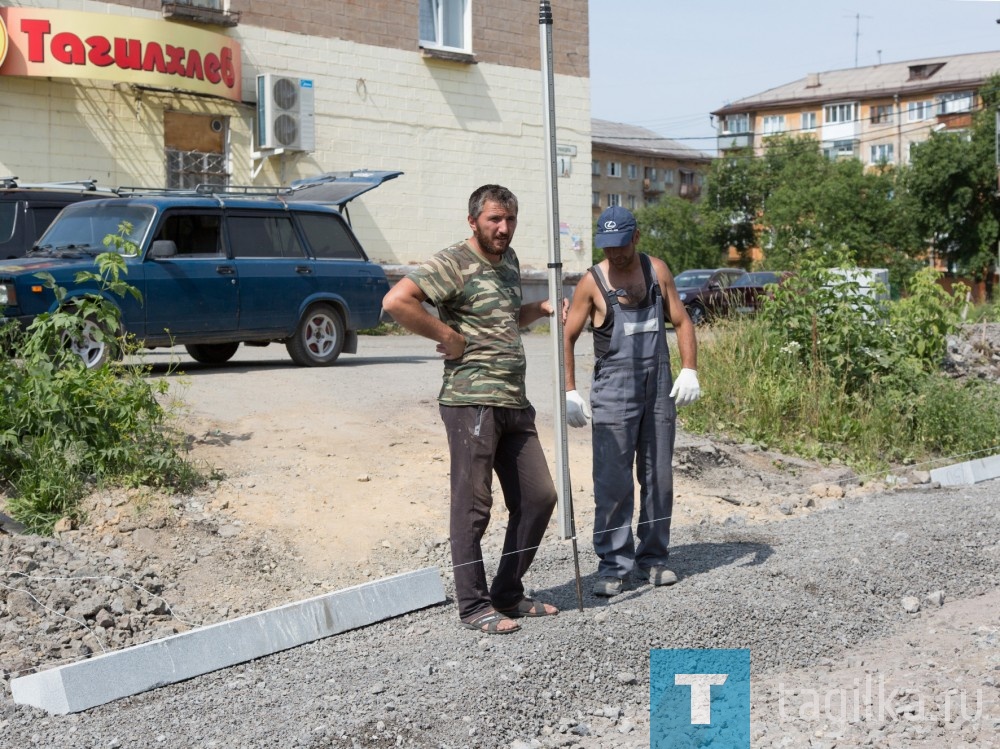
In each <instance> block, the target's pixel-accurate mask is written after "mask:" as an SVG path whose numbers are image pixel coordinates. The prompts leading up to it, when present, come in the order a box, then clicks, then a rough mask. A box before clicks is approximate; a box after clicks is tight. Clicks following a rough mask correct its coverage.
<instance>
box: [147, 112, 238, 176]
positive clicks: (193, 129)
mask: <svg viewBox="0 0 1000 749" xmlns="http://www.w3.org/2000/svg"><path fill="white" fill-rule="evenodd" d="M228 126H229V122H228V119H227V118H226V117H222V116H220V115H205V114H191V113H190V112H175V111H167V112H164V113H163V145H164V149H165V154H166V167H167V185H166V186H167V187H172V188H177V187H181V188H194V187H197V186H198V185H202V184H205V185H216V186H218V187H225V186H226V185H228V184H229V170H228V163H229V159H228V158H227V154H226V139H227V131H228Z"/></svg>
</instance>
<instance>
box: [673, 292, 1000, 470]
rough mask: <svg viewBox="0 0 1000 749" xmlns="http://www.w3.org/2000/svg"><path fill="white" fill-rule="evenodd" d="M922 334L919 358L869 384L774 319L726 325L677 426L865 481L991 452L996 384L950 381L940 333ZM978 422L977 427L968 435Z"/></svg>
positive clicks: (998, 406) (995, 438)
mask: <svg viewBox="0 0 1000 749" xmlns="http://www.w3.org/2000/svg"><path fill="white" fill-rule="evenodd" d="M921 293H922V292H921ZM931 293H936V292H931ZM894 304H899V303H898V302H897V303H894ZM949 304H950V303H948V302H945V303H944V308H945V309H947V308H949ZM887 314H888V316H889V318H892V317H893V316H896V315H899V316H903V317H904V318H906V319H907V320H908V321H909V326H910V327H909V328H908V330H909V331H910V332H911V333H912V331H914V330H916V329H918V328H919V327H920V325H921V324H922V323H921V320H922V319H923V316H922V314H921V315H913V314H910V313H908V312H907V311H906V310H905V307H904V309H901V310H894V309H889V310H887ZM942 315H943V316H944V317H948V314H947V313H946V312H945V311H942ZM946 327H947V326H946ZM926 330H927V331H928V336H930V337H929V339H928V340H927V341H926V342H925V345H924V347H923V348H922V352H923V353H922V354H917V353H914V355H913V356H911V357H910V358H908V359H902V360H900V362H899V364H900V369H899V370H898V371H895V372H887V371H884V370H882V368H881V367H882V365H881V364H876V366H874V367H873V368H871V369H869V370H868V376H867V379H865V378H863V377H860V376H858V377H857V378H855V379H852V378H845V376H844V370H843V369H838V366H839V363H838V362H836V361H835V362H834V363H833V364H832V365H830V366H828V365H827V363H826V362H824V361H823V360H821V359H817V358H816V357H815V356H814V355H813V354H812V353H807V354H806V355H803V351H802V349H803V348H804V344H801V343H799V342H798V340H796V339H794V338H791V339H790V337H789V336H788V335H787V333H786V331H785V330H782V329H781V328H780V326H778V325H777V324H775V321H774V320H773V318H765V317H761V318H758V319H753V320H732V321H723V322H720V323H718V324H717V325H715V326H713V327H712V329H711V331H710V332H709V333H708V334H706V335H703V336H702V337H701V339H700V340H699V351H698V374H699V379H700V381H701V383H702V393H703V395H702V398H701V400H699V401H697V402H696V403H695V404H693V405H692V406H688V407H685V408H683V409H681V410H680V412H679V418H680V420H681V422H682V424H683V426H684V427H685V428H687V429H689V430H691V431H694V432H699V433H716V434H718V433H722V434H726V435H728V436H730V437H731V438H733V439H736V440H740V441H749V442H753V443H755V444H758V445H761V446H764V447H769V448H774V449H778V450H781V451H783V452H788V453H791V454H797V455H801V456H803V457H807V458H813V459H819V460H832V459H834V458H836V459H839V460H841V461H843V462H845V463H846V464H848V465H850V466H852V467H853V468H855V469H856V470H858V471H859V472H862V473H867V472H870V471H881V470H885V469H886V468H888V467H889V466H890V465H892V464H894V463H904V462H905V463H913V462H916V463H924V462H928V461H934V460H936V459H939V458H942V457H949V458H953V459H959V460H964V459H968V458H967V457H966V456H971V455H976V454H981V453H982V452H983V451H988V450H991V449H995V447H996V445H998V444H1000V386H998V385H995V384H990V383H986V382H982V381H971V382H961V381H957V380H953V379H951V378H949V377H947V376H945V375H943V374H941V373H940V372H939V371H938V370H937V369H936V368H935V367H931V366H930V365H929V364H928V362H930V361H931V360H932V359H933V355H932V352H933V351H939V350H941V349H940V347H939V344H940V341H939V337H940V332H935V331H940V330H941V328H939V327H937V324H936V323H935V324H931V325H929V326H928V327H927V328H926ZM864 340H866V341H867V342H869V343H870V342H871V340H872V339H871V338H868V339H864ZM901 340H902V341H903V342H905V341H907V340H908V334H906V333H897V334H896V338H895V339H891V338H890V342H891V344H892V345H894V346H900V347H901V348H903V347H904V345H903V344H902V343H900V341H901ZM910 347H911V348H912V349H914V350H916V349H918V348H919V347H917V346H916V345H913V344H912V343H911V344H910ZM877 359H878V357H877V356H873V357H866V361H869V362H877ZM973 414H974V415H975V425H976V426H975V429H970V428H968V424H969V419H970V417H971V416H972V415H973Z"/></svg>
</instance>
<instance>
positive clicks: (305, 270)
mask: <svg viewBox="0 0 1000 749" xmlns="http://www.w3.org/2000/svg"><path fill="white" fill-rule="evenodd" d="M295 272H296V273H301V274H302V275H304V276H307V275H309V274H310V273H312V272H313V270H312V268H310V267H309V266H308V265H296V266H295Z"/></svg>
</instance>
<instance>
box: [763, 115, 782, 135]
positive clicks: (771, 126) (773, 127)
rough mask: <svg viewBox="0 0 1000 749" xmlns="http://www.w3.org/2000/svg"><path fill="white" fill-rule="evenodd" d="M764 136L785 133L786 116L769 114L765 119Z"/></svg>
mask: <svg viewBox="0 0 1000 749" xmlns="http://www.w3.org/2000/svg"><path fill="white" fill-rule="evenodd" d="M763 125H764V135H774V134H775V133H783V132H785V115H783V114H769V115H767V116H766V117H765V118H764V122H763Z"/></svg>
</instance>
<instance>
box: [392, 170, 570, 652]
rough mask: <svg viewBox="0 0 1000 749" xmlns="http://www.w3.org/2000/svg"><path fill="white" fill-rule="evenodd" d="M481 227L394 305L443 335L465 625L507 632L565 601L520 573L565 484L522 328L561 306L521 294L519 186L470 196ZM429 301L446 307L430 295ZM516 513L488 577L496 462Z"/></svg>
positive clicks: (396, 294)
mask: <svg viewBox="0 0 1000 749" xmlns="http://www.w3.org/2000/svg"><path fill="white" fill-rule="evenodd" d="M468 220H469V226H470V227H471V229H472V236H471V237H469V239H466V240H464V241H462V242H458V243H456V244H454V245H452V246H451V247H449V248H447V249H445V250H442V251H441V252H439V253H438V254H437V255H435V256H434V257H433V258H431V259H430V260H429V261H427V262H426V263H424V264H423V265H421V266H420V267H419V268H417V270H415V271H413V272H412V273H410V274H409V275H408V276H406V278H403V279H402V280H400V281H399V282H398V283H397V284H396V285H395V286H393V288H392V289H391V290H390V291H389V293H388V294H387V295H386V297H385V300H384V302H383V306H384V307H385V310H386V311H387V312H389V313H390V314H391V315H392V316H393V318H394V319H395V320H396V321H397V322H398V323H399V324H401V325H403V326H404V327H405V328H407V329H408V330H410V331H412V332H414V333H417V334H419V335H422V336H425V337H427V338H431V339H433V340H435V341H437V342H438V345H437V350H438V352H439V353H441V354H443V355H444V382H443V384H442V386H441V392H440V394H439V395H438V402H439V404H440V406H439V408H440V411H441V419H442V421H443V422H444V425H445V430H446V432H447V434H448V446H449V450H450V453H451V555H452V564H453V565H454V572H455V591H456V597H457V598H458V615H459V618H460V619H461V621H462V623H463V625H464V626H466V627H469V628H470V629H475V630H478V631H481V632H488V633H491V634H493V633H495V634H502V633H507V632H514V631H516V630H517V629H519V627H518V625H517V623H516V622H514V621H512V618H513V617H518V616H548V615H552V614H556V613H558V610H557V609H556V608H555V607H554V606H552V605H550V604H546V603H542V602H541V601H534V600H532V599H530V598H526V597H525V596H524V585H523V584H522V582H521V578H522V577H523V576H524V573H525V572H527V570H528V567H529V566H530V564H531V562H532V560H533V559H534V556H535V550H536V549H537V548H538V545H539V544H540V543H541V540H542V536H543V535H544V533H545V527H546V526H547V525H548V522H549V518H550V517H551V516H552V510H553V508H554V507H555V504H556V491H555V486H554V484H553V483H552V477H551V475H550V473H549V467H548V463H547V462H546V460H545V455H544V454H543V452H542V448H541V444H540V443H539V441H538V432H537V430H536V429H535V409H534V408H533V407H532V406H531V404H530V403H529V402H528V398H527V396H526V394H525V387H524V372H525V358H524V346H523V345H522V343H521V334H520V328H521V327H523V326H526V325H529V324H531V323H532V322H534V321H535V320H537V319H538V318H540V317H542V316H544V315H549V314H551V313H552V306H551V305H550V304H549V302H548V301H547V300H543V301H541V302H532V303H530V304H524V303H522V301H521V271H520V266H519V264H518V261H517V255H516V254H514V250H513V249H511V247H510V241H511V238H512V237H513V236H514V230H515V229H516V227H517V198H516V197H515V196H514V195H513V193H511V192H510V191H509V190H507V189H506V188H504V187H500V186H499V185H484V186H482V187H480V188H479V189H478V190H476V191H475V192H474V193H472V196H471V197H470V198H469V219H468ZM424 302H430V303H431V304H433V305H434V306H435V307H436V308H437V311H438V316H437V317H435V316H434V315H432V314H430V313H429V312H428V311H427V310H426V309H425V308H424V306H423V303H424ZM494 471H496V474H497V477H498V478H499V480H500V487H501V488H502V489H503V495H504V502H505V503H506V505H507V509H508V511H509V513H510V518H509V522H508V524H507V534H506V537H505V539H504V546H503V556H502V557H501V559H500V562H499V565H498V567H497V572H496V575H495V576H494V578H493V584H492V585H490V586H488V585H487V582H486V568H485V566H484V564H483V559H482V547H481V541H482V538H483V534H484V533H485V532H486V527H487V525H488V524H489V521H490V509H491V507H492V504H493V472H494Z"/></svg>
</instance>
